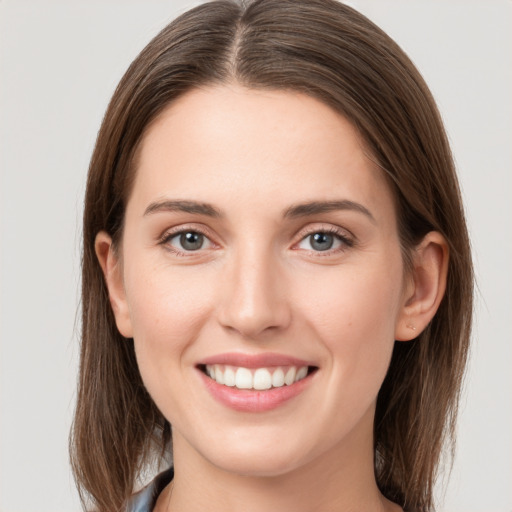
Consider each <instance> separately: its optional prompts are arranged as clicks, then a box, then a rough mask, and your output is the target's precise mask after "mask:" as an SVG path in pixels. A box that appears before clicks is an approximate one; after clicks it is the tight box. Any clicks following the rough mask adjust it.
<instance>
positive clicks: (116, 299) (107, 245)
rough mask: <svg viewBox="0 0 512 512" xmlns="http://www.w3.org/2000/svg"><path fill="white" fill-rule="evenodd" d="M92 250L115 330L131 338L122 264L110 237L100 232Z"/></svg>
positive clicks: (130, 324) (131, 332) (131, 331)
mask: <svg viewBox="0 0 512 512" xmlns="http://www.w3.org/2000/svg"><path fill="white" fill-rule="evenodd" d="M94 249H95V251H96V256H97V258H98V261H99V263H100V266H101V269H102V270H103V275H104V277H105V283H106V285H107V289H108V295H109V298H110V305H111V306H112V310H113V312H114V317H115V319H116V325H117V328H118V330H119V332H120V333H121V334H122V335H123V336H124V337H125V338H132V337H133V330H132V323H131V318H130V309H129V307H128V302H127V300H126V293H125V289H124V282H123V271H122V264H121V262H120V260H119V257H118V255H117V254H116V251H115V249H114V246H113V245H112V238H111V237H110V235H108V234H107V233H106V232H105V231H100V232H99V233H98V234H97V235H96V239H95V241H94Z"/></svg>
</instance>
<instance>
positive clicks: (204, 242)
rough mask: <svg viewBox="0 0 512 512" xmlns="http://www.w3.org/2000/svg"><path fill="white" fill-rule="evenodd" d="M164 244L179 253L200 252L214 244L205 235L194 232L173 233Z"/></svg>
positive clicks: (165, 239) (166, 238)
mask: <svg viewBox="0 0 512 512" xmlns="http://www.w3.org/2000/svg"><path fill="white" fill-rule="evenodd" d="M162 242H163V243H164V244H167V245H168V246H170V247H171V248H172V249H173V250H174V251H176V252H178V253H180V252H194V251H199V250H200V249H208V248H210V247H211V246H212V242H211V241H210V240H209V239H208V238H207V237H206V236H205V235H203V233H200V232H199V231H192V230H187V231H181V232H179V233H172V234H170V235H167V236H166V237H165V238H164V240H163V241H162Z"/></svg>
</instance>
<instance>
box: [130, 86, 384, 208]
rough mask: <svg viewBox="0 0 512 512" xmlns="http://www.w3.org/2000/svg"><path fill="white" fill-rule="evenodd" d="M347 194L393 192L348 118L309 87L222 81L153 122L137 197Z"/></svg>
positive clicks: (294, 198) (249, 200) (365, 198)
mask: <svg viewBox="0 0 512 512" xmlns="http://www.w3.org/2000/svg"><path fill="white" fill-rule="evenodd" d="M340 195H346V196H349V197H345V199H351V200H358V201H362V202H369V203H375V201H377V202H378V201H379V200H382V199H389V198H390V190H389V186H388V184H387V182H386V180H385V178H384V176H383V174H382V171H380V170H379V169H378V168H377V167H376V166H375V165H374V164H373V163H372V161H371V160H370V159H369V158H368V157H367V154H366V151H365V149H364V145H363V143H362V140H361V138H360V136H359V134H358V132H357V131H356V130H355V128H354V127H353V126H352V124H351V123H350V122H348V121H347V120H346V119H345V118H344V117H342V116H341V115H340V114H338V113H337V112H335V111H334V110H333V109H331V108H330V107H328V106H327V105H325V104H324V103H322V102H320V101H318V100H316V99H314V98H312V97H310V96H307V95H304V94H301V93H297V92H292V91H281V90H254V89H247V88H244V87H242V86H239V85H222V86H211V87H207V88H201V89H195V90H192V91H190V92H188V93H187V94H185V95H184V96H182V97H181V98H179V99H178V100H177V101H175V102H174V103H172V104H171V105H169V106H168V107H167V108H166V109H164V110H163V112H162V113H161V114H160V115H159V116H158V118H157V119H156V120H155V121H154V122H153V123H152V125H151V126H150V127H149V129H148V130H147V132H146V134H145V136H144V138H143V140H142V142H141V145H140V148H139V152H138V158H137V170H136V178H135V185H134V189H133V193H132V196H133V198H131V199H130V201H132V199H134V200H135V199H136V200H137V201H140V202H141V203H143V202H146V203H147V202H150V201H152V200H154V199H155V198H156V197H157V196H162V197H165V196H169V197H173V198H184V199H195V200H202V201H207V202H220V203H226V204H229V203H230V202H233V201H234V199H238V200H239V202H241V203H243V204H244V205H246V206H247V207H250V206H251V205H254V206H258V203H259V206H260V207H261V205H262V204H266V205H267V207H270V204H269V203H270V202H272V204H275V205H276V207H277V206H278V204H277V203H282V205H281V206H286V205H285V203H287V202H288V203H295V202H300V201H308V200H312V199H314V200H330V199H339V198H340ZM132 202H133V201H132ZM141 207H143V205H142V204H141Z"/></svg>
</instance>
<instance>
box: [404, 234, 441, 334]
mask: <svg viewBox="0 0 512 512" xmlns="http://www.w3.org/2000/svg"><path fill="white" fill-rule="evenodd" d="M448 261H449V249H448V244H447V242H446V239H445V238H444V237H443V236H442V235H441V233H438V232H437V231H431V232H430V233H427V235H426V236H425V237H424V238H423V240H422V241H421V243H420V244H419V245H418V246H417V247H416V249H414V251H413V255H412V264H413V268H412V275H411V276H410V277H409V285H408V286H407V287H406V290H405V294H404V299H403V305H402V310H401V312H400V315H399V316H398V318H397V324H396V329H395V339H396V340H398V341H409V340H412V339H414V338H416V337H417V336H418V335H419V334H420V333H421V332H422V331H423V330H424V329H425V327H426V326H427V325H428V323H429V322H430V321H431V320H432V318H433V317H434V315H435V314H436V312H437V309H438V308H439V304H441V301H442V299H443V296H444V293H445V290H446V278H447V274H448Z"/></svg>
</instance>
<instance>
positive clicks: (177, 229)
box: [158, 223, 219, 256]
mask: <svg viewBox="0 0 512 512" xmlns="http://www.w3.org/2000/svg"><path fill="white" fill-rule="evenodd" d="M188 232H194V233H199V234H201V235H203V236H204V237H205V238H206V239H207V240H208V241H209V242H210V244H211V247H208V248H206V249H198V250H197V251H185V250H183V251H182V250H180V249H177V248H176V247H173V246H170V244H169V241H170V240H172V239H173V238H174V237H176V236H178V235H181V234H183V233H188ZM213 238H214V237H213V235H212V234H211V230H210V229H208V228H206V226H204V225H201V224H199V225H198V224H193V223H192V224H179V225H178V226H174V227H172V228H167V229H166V230H165V231H164V232H163V233H162V235H160V236H159V237H158V244H159V245H163V246H165V247H166V248H167V249H168V250H169V251H171V252H173V253H175V254H177V255H178V256H194V255H195V256H197V255H198V254H200V253H203V252H204V251H205V250H209V249H212V248H214V249H215V248H218V247H219V244H218V243H216V242H215V241H214V240H213Z"/></svg>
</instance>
